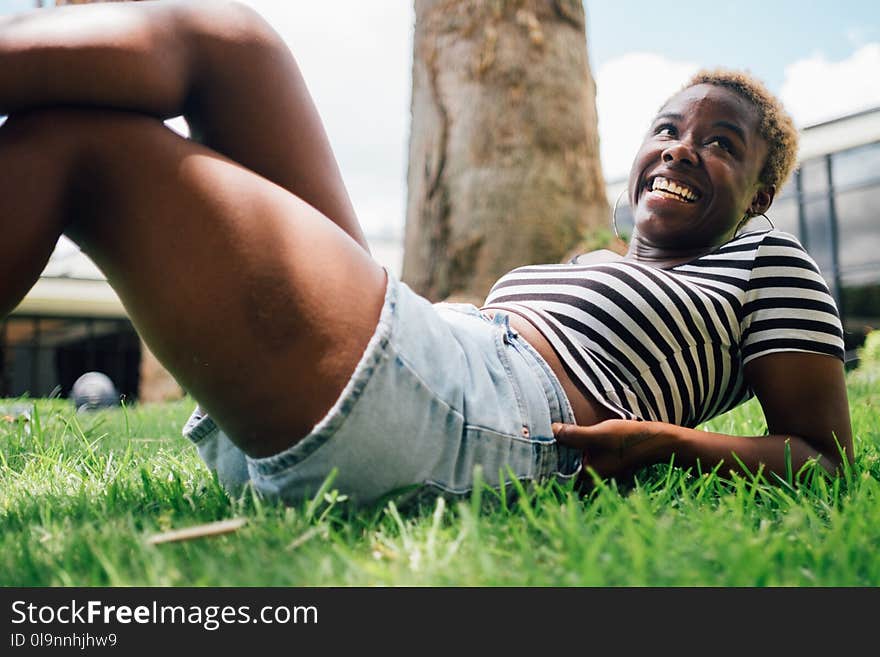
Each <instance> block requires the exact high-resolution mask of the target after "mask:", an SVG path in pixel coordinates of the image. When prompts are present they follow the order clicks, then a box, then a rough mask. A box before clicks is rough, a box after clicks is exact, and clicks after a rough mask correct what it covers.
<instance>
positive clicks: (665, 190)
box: [646, 176, 701, 203]
mask: <svg viewBox="0 0 880 657" xmlns="http://www.w3.org/2000/svg"><path fill="white" fill-rule="evenodd" d="M646 187H647V189H648V191H649V192H653V193H655V194H657V195H659V196H662V197H663V198H670V199H673V200H675V201H680V202H682V203H693V202H694V201H696V200H697V199H699V198H700V196H701V194H700V192H699V190H696V189H693V188H692V187H688V186H687V185H685V184H683V183H680V182H678V181H675V180H670V179H669V178H664V177H663V176H655V177H654V178H653V179H651V180H649V181H648V184H647V185H646Z"/></svg>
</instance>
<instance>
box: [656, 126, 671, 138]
mask: <svg viewBox="0 0 880 657" xmlns="http://www.w3.org/2000/svg"><path fill="white" fill-rule="evenodd" d="M654 134H655V135H659V136H662V137H674V136H675V127H674V126H671V125H661V126H657V127H656V128H654Z"/></svg>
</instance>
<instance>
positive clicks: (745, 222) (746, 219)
mask: <svg viewBox="0 0 880 657" xmlns="http://www.w3.org/2000/svg"><path fill="white" fill-rule="evenodd" d="M755 217H764V219H766V220H767V223H768V224H770V229H771V230H776V226H775V225H773V222H772V221H770V217H768V216H767V215H766V214H764V213H763V212H760V213H758V214H753V215H752V216H751V217H750V216H748V215H746V216H745V217H743V219H742V221H741V222H739V226H737V227H736V232H735V233H734V237H736V236H738V235H739V234H740V231H741V230H742V229H743V228H745V227H746V226H747V225H748V223H749V222H750V221H751V220H752V219H754V218H755Z"/></svg>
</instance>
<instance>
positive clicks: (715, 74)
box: [681, 68, 798, 191]
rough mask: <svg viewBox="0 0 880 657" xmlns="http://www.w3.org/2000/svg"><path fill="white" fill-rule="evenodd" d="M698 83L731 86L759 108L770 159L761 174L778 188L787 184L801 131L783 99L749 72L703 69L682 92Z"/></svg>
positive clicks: (760, 130)
mask: <svg viewBox="0 0 880 657" xmlns="http://www.w3.org/2000/svg"><path fill="white" fill-rule="evenodd" d="M698 84H714V85H716V86H719V87H724V88H726V89H730V90H731V91H733V92H734V93H735V94H737V95H739V96H740V97H742V98H744V99H745V100H747V101H748V102H750V103H751V104H752V105H753V106H754V107H755V109H756V110H758V116H759V121H760V123H759V126H758V131H759V132H760V134H761V136H762V137H763V138H764V139H765V140H766V142H767V160H766V161H765V162H764V168H763V169H762V170H761V174H760V176H759V178H760V180H761V182H762V183H764V184H765V185H775V186H776V190H777V191H779V189H780V188H781V187H782V185H783V184H785V181H786V180H788V177H789V176H790V175H791V172H792V170H793V169H794V167H795V164H796V163H797V151H798V130H797V128H795V126H794V121H792V118H791V116H790V115H789V114H788V112H787V111H786V110H785V108H784V107H783V106H782V102H781V101H780V100H779V99H778V98H777V97H776V96H774V95H773V94H772V93H770V91H769V90H768V89H767V87H766V86H764V83H763V82H761V81H760V80H758V79H757V78H755V77H753V76H752V75H750V74H748V73H744V72H742V71H732V70H727V69H721V68H718V69H703V70H701V71H698V72H697V73H695V74H694V76H693V77H692V78H691V79H690V80H688V82H687V83H686V84H685V85H684V86H683V87H682V89H681V91H684V90H685V89H689V88H690V87H694V86H696V85H698Z"/></svg>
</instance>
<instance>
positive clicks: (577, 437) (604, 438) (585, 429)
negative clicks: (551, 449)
mask: <svg viewBox="0 0 880 657" xmlns="http://www.w3.org/2000/svg"><path fill="white" fill-rule="evenodd" d="M603 424H605V423H604V422H600V423H599V424H593V425H590V426H580V425H577V424H563V423H561V422H555V423H554V424H553V435H554V436H556V440H557V442H559V444H560V445H566V446H568V447H575V448H577V449H587V448H588V447H608V446H609V444H608V433H607V431H604V430H603V429H602V425H603Z"/></svg>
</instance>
